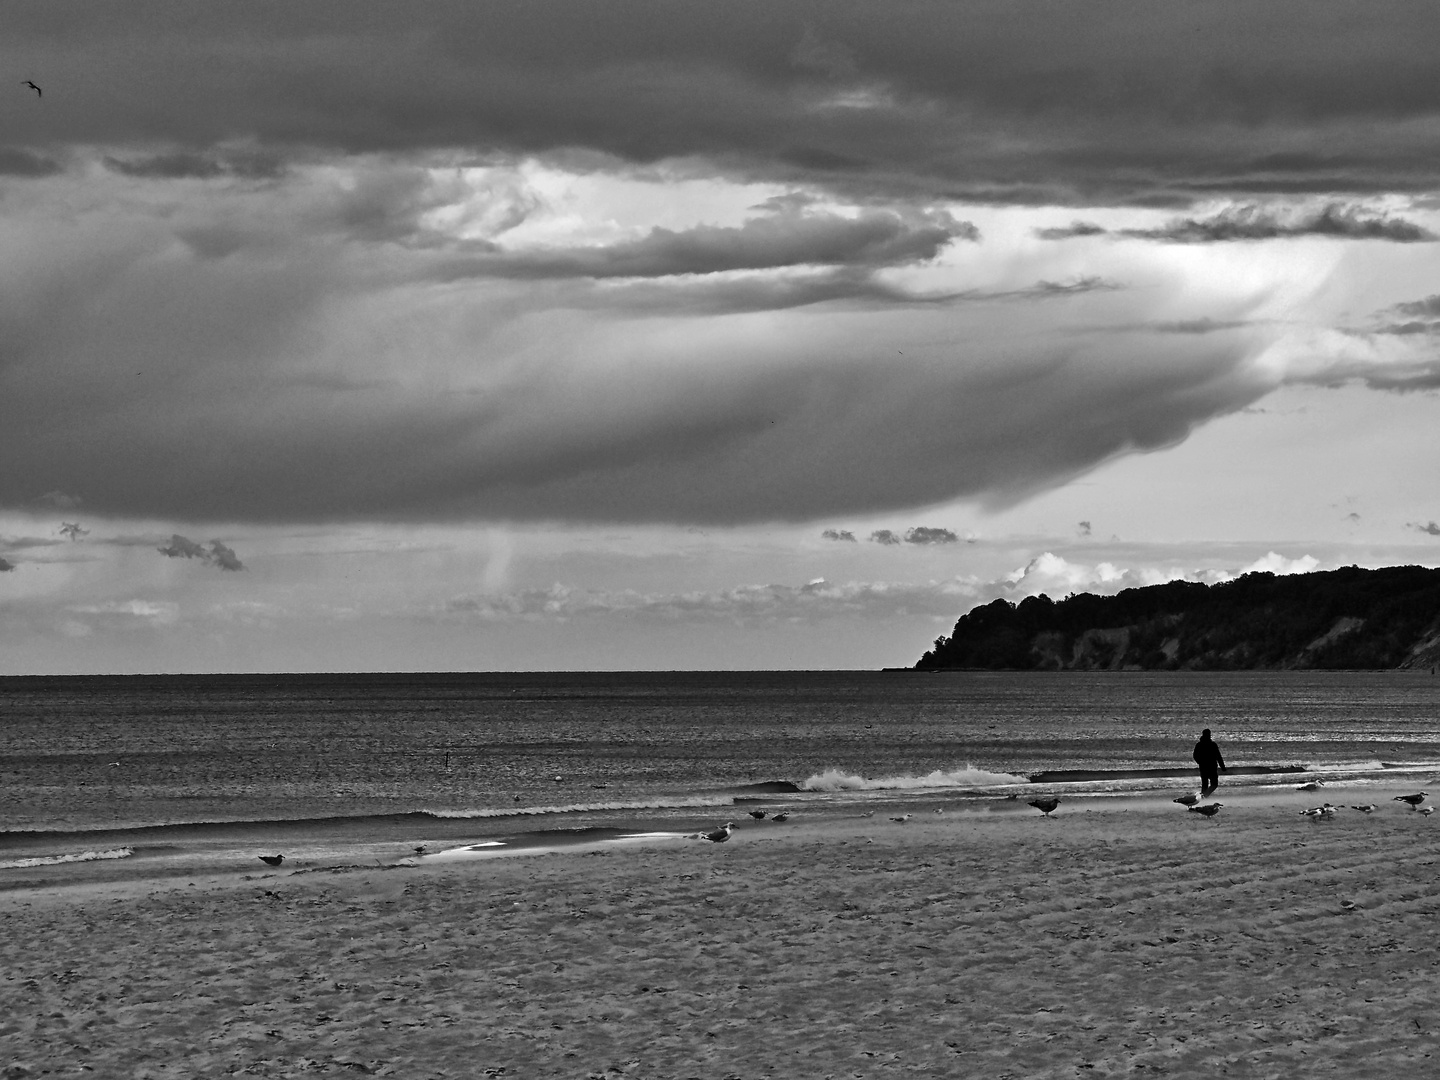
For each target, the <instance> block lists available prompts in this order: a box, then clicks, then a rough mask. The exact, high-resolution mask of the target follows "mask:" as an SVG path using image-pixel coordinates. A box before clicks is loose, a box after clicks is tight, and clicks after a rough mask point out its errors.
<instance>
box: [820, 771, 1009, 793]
mask: <svg viewBox="0 0 1440 1080" xmlns="http://www.w3.org/2000/svg"><path fill="white" fill-rule="evenodd" d="M1025 783H1029V779H1028V778H1027V777H1024V776H1016V775H1014V774H1013V773H1000V772H986V771H985V770H984V769H973V768H971V767H970V766H969V765H966V766H965V767H964V768H963V769H948V770H947V769H936V770H935V771H934V772H931V773H927V774H926V775H924V776H885V777H876V778H873V779H872V778H870V777H865V776H857V775H856V774H854V773H847V772H844V771H843V770H841V769H826V770H825V771H824V772H822V773H817V774H816V775H814V776H812V777H810V778H809V779H808V780H806V781H805V782H804V783H802V784H801V785H800V788H801V790H803V791H910V790H917V789H928V788H977V787H996V786H999V785H1003V784H1025Z"/></svg>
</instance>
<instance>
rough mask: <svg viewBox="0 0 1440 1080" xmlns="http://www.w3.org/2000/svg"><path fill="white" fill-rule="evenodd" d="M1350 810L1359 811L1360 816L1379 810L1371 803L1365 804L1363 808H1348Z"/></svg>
mask: <svg viewBox="0 0 1440 1080" xmlns="http://www.w3.org/2000/svg"><path fill="white" fill-rule="evenodd" d="M1350 809H1351V810H1359V811H1360V813H1362V814H1371V813H1374V812H1375V811H1376V810H1379V809H1380V808H1379V807H1378V806H1376V805H1375V804H1374V803H1373V802H1372V803H1366V804H1365V805H1364V806H1352V807H1350Z"/></svg>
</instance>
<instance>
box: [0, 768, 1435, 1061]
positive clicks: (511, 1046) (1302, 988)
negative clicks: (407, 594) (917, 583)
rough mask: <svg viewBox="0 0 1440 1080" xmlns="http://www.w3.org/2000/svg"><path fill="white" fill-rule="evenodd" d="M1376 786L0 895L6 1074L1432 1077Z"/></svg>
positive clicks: (1409, 869)
mask: <svg viewBox="0 0 1440 1080" xmlns="http://www.w3.org/2000/svg"><path fill="white" fill-rule="evenodd" d="M1394 793H1395V792H1386V793H1384V795H1383V796H1382V794H1381V793H1379V792H1369V793H1367V795H1366V798H1367V799H1373V800H1374V801H1376V802H1382V803H1383V805H1382V807H1381V809H1380V810H1379V811H1378V812H1376V813H1374V814H1372V815H1369V816H1365V815H1361V814H1359V813H1356V812H1353V811H1345V812H1343V813H1341V814H1340V815H1338V816H1337V817H1336V818H1334V819H1333V820H1330V821H1321V822H1312V821H1310V820H1308V819H1306V818H1303V817H1300V816H1299V815H1298V814H1297V813H1296V810H1297V809H1298V808H1299V807H1301V806H1303V805H1306V804H1308V803H1309V802H1313V801H1315V796H1312V795H1306V796H1298V795H1297V796H1293V797H1288V798H1287V797H1282V796H1273V795H1272V796H1268V797H1267V796H1243V795H1241V796H1233V795H1228V793H1227V792H1225V791H1223V790H1222V791H1221V793H1220V796H1221V798H1222V800H1223V801H1224V802H1225V803H1226V808H1225V810H1224V811H1222V813H1221V815H1220V816H1219V817H1218V818H1217V819H1216V820H1215V821H1214V822H1211V821H1206V820H1204V819H1203V818H1201V817H1200V816H1198V815H1196V814H1190V813H1186V812H1185V811H1183V810H1182V809H1181V808H1179V807H1176V806H1173V805H1170V804H1168V802H1166V801H1165V800H1159V799H1157V800H1153V801H1150V802H1133V801H1131V802H1125V803H1120V802H1117V801H1115V800H1111V801H1109V802H1108V803H1106V802H1102V801H1099V800H1097V801H1096V802H1094V803H1081V802H1079V801H1075V800H1071V801H1067V803H1066V804H1065V805H1063V806H1062V807H1061V809H1060V811H1059V812H1058V813H1057V814H1056V815H1055V817H1054V818H1053V819H1051V820H1045V819H1042V818H1041V817H1040V815H1039V814H1038V813H1035V812H1034V811H1031V810H1029V809H1028V808H1025V807H1024V806H1023V804H1020V805H1017V804H1010V806H1009V807H1002V808H1000V809H1001V810H1002V811H1004V812H992V813H982V814H955V813H950V814H945V815H934V814H917V815H916V817H915V818H914V819H913V820H911V821H910V822H908V823H905V824H895V823H893V822H891V821H889V820H887V819H886V818H885V817H883V816H877V817H875V818H870V819H861V818H847V819H843V820H835V821H829V822H824V823H821V824H810V825H807V824H806V823H805V822H804V821H803V820H800V819H798V818H797V820H796V821H795V822H793V823H789V824H786V825H782V826H775V825H771V824H770V823H768V822H758V823H752V822H749V821H746V822H744V823H743V824H742V826H741V827H740V828H739V829H738V830H737V832H736V835H735V836H734V838H733V839H732V840H731V841H730V842H729V843H727V844H724V845H712V844H706V843H703V842H700V841H689V842H685V843H676V842H667V843H659V844H657V845H655V846H646V845H638V846H631V847H627V848H624V849H618V850H610V851H606V852H605V853H603V854H582V853H578V852H573V851H572V852H566V853H562V854H546V855H530V856H525V857H511V858H504V859H494V860H487V861H475V862H452V863H445V864H432V865H424V864H422V865H420V866H418V867H404V868H395V869H379V868H373V869H354V868H352V869H345V870H323V869H315V868H309V867H303V866H302V867H301V868H300V869H299V871H298V872H297V871H294V870H291V869H290V867H289V866H288V865H287V866H286V867H284V868H281V869H279V870H275V871H269V870H267V869H266V868H264V867H262V866H258V864H257V870H256V871H255V872H251V871H249V870H246V871H245V872H244V873H240V872H238V871H237V872H234V873H230V874H224V873H221V874H214V873H207V874H206V875H203V876H201V875H197V880H195V881H194V884H191V883H190V881H189V880H187V879H184V878H169V879H165V880H151V881H145V880H143V879H141V880H135V879H132V880H128V881H123V882H120V883H118V884H114V885H107V884H105V883H104V881H103V874H97V875H96V879H97V880H98V881H99V883H98V884H92V885H89V886H85V887H80V886H64V887H59V886H56V887H45V888H39V889H28V890H15V889H10V890H8V891H3V892H0V942H3V944H0V952H3V960H4V964H3V978H0V1077H18V1076H40V1075H46V1074H47V1073H48V1074H49V1075H62V1074H65V1075H79V1074H81V1073H84V1072H87V1071H88V1072H89V1073H90V1074H91V1075H95V1076H100V1077H116V1078H120V1077H125V1078H132V1077H133V1078H141V1077H155V1078H160V1077H177V1078H178V1077H185V1078H193V1077H201V1076H204V1077H222V1076H263V1077H311V1076H361V1075H371V1076H394V1077H403V1078H406V1080H426V1078H438V1077H467V1078H468V1077H486V1076H494V1077H500V1076H503V1077H507V1078H519V1077H526V1078H529V1077H567V1078H569V1077H654V1078H683V1077H704V1078H707V1080H708V1078H730V1077H740V1078H746V1080H748V1078H758V1077H797V1078H808V1077H815V1078H821V1077H881V1076H937V1077H971V1076H973V1077H986V1078H1002V1077H1046V1078H1055V1077H1070V1076H1077V1077H1105V1076H1127V1077H1140V1076H1143V1077H1151V1076H1167V1075H1168V1076H1182V1075H1185V1076H1194V1075H1207V1076H1232V1077H1284V1078H1292V1077H1306V1078H1315V1077H1377V1076H1430V1075H1437V1074H1440V1009H1437V1008H1436V1006H1437V1002H1440V989H1437V982H1436V977H1437V971H1436V968H1437V965H1440V950H1437V947H1436V927H1437V915H1440V888H1437V886H1436V877H1437V867H1436V861H1437V855H1436V852H1437V848H1440V815H1435V816H1434V818H1426V817H1424V816H1422V815H1420V814H1417V813H1414V812H1412V811H1410V810H1408V809H1406V808H1405V807H1404V806H1403V805H1402V804H1399V803H1393V802H1390V801H1389V800H1388V796H1389V795H1390V794H1394ZM1300 800H1305V801H1304V802H1302V801H1300ZM1347 801H1356V802H1358V801H1361V799H1360V798H1358V797H1357V798H1353V799H1349V800H1347ZM7 1070H8V1071H7Z"/></svg>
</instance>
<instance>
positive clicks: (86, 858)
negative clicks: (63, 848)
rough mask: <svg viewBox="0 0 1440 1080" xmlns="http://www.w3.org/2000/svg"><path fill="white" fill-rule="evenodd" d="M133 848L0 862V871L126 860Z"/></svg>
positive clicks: (133, 850) (133, 852) (37, 856)
mask: <svg viewBox="0 0 1440 1080" xmlns="http://www.w3.org/2000/svg"><path fill="white" fill-rule="evenodd" d="M134 854H135V849H134V848H128V847H124V848H111V849H109V850H108V851H75V852H71V853H70V854H68V855H36V856H34V857H32V858H28V859H5V860H0V870H21V869H24V868H26V867H31V866H59V865H60V864H61V863H75V862H94V861H95V860H96V859H128V858H129V857H130V856H131V855H134Z"/></svg>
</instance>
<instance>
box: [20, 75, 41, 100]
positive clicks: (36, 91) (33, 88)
mask: <svg viewBox="0 0 1440 1080" xmlns="http://www.w3.org/2000/svg"><path fill="white" fill-rule="evenodd" d="M24 85H26V86H28V87H30V89H31V90H34V91H35V96H36V97H44V96H45V95H44V94H43V93H41V92H40V87H38V86H36V85H35V84H34V83H33V82H31V81H30V80H29V79H26V80H25V83H24Z"/></svg>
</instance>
